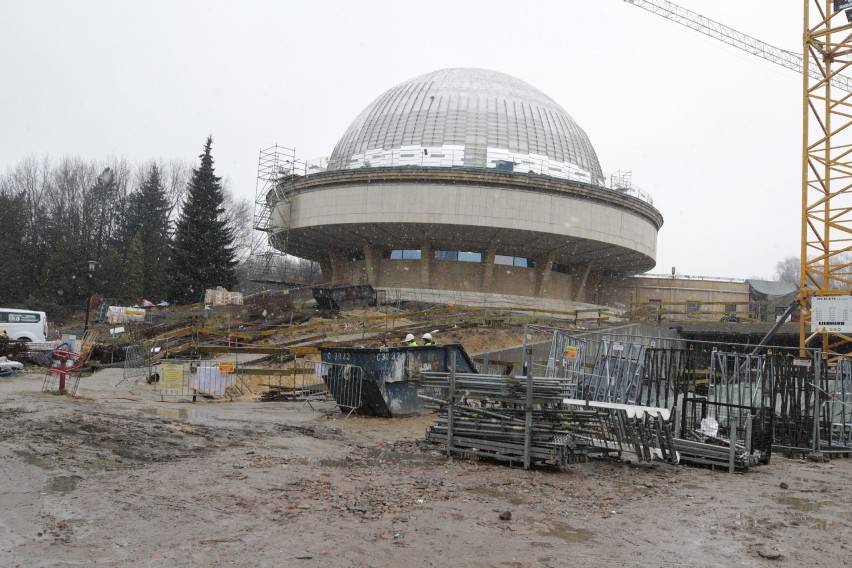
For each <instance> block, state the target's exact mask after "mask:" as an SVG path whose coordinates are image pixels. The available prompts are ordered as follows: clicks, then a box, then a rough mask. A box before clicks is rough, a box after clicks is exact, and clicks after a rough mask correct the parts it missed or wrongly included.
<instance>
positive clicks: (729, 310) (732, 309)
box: [725, 304, 737, 314]
mask: <svg viewBox="0 0 852 568" xmlns="http://www.w3.org/2000/svg"><path fill="white" fill-rule="evenodd" d="M725 313H726V314H735V313H737V305H736V304H725Z"/></svg>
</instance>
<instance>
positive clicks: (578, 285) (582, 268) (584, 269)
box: [571, 262, 592, 302]
mask: <svg viewBox="0 0 852 568" xmlns="http://www.w3.org/2000/svg"><path fill="white" fill-rule="evenodd" d="M591 271H592V263H591V262H587V263H585V264H579V265H577V267H576V272H575V273H574V274H572V275H571V276H572V278H571V282H572V285H573V287H574V290H573V292H574V293H573V297H572V299H573V300H574V301H575V302H585V301H586V300H585V294H586V283H587V281H588V280H589V273H590V272H591Z"/></svg>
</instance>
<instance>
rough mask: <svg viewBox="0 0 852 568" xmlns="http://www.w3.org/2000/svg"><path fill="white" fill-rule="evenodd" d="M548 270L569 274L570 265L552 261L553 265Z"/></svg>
mask: <svg viewBox="0 0 852 568" xmlns="http://www.w3.org/2000/svg"><path fill="white" fill-rule="evenodd" d="M550 270H552V271H553V272H560V273H562V274H571V267H570V266H568V265H567V264H559V263H558V262H554V263H553V266H551V267H550Z"/></svg>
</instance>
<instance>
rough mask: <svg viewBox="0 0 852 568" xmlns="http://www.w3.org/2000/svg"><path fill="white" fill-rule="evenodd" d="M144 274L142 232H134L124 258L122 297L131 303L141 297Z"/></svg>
mask: <svg viewBox="0 0 852 568" xmlns="http://www.w3.org/2000/svg"><path fill="white" fill-rule="evenodd" d="M144 276H145V247H143V246H142V234H141V233H136V235H134V237H133V240H132V241H130V248H129V249H128V250H127V258H126V259H125V260H124V282H125V284H124V290H122V291H123V293H124V297H125V298H126V299H127V300H128V302H129V303H130V304H131V305H135V304H136V303H137V302H141V301H142V299H143V282H144Z"/></svg>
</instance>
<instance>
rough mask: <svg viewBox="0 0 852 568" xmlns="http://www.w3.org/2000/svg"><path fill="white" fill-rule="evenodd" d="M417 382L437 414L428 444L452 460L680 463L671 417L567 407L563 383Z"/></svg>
mask: <svg viewBox="0 0 852 568" xmlns="http://www.w3.org/2000/svg"><path fill="white" fill-rule="evenodd" d="M450 368H451V369H453V368H454V365H453V364H452V363H451V366H450ZM527 368H528V369H530V368H531V367H530V366H529V365H527ZM419 381H420V389H419V392H420V393H421V394H420V396H421V398H424V399H425V400H427V401H428V403H430V404H431V405H432V406H433V407H435V408H437V409H438V410H439V415H438V417H437V419H436V421H435V423H434V425H433V426H432V427H431V428H430V429H429V430H428V431H427V434H426V437H427V440H429V441H431V442H433V443H437V444H445V445H446V447H447V452H448V454H449V455H456V456H462V457H481V458H488V459H494V460H498V461H505V462H509V463H510V464H518V465H521V464H522V465H523V467H524V468H525V469H529V468H531V467H533V466H534V465H543V466H554V467H565V466H567V465H570V464H573V463H577V462H583V461H586V460H587V459H588V456H589V455H590V454H594V453H606V454H608V453H615V454H617V455H618V456H621V454H622V452H624V451H631V452H633V453H635V454H636V456H637V459H638V460H639V461H649V460H652V459H662V460H665V461H670V462H677V459H678V457H677V453H676V452H675V450H674V447H673V443H672V440H673V438H672V429H671V425H672V420H671V419H670V414H669V412H668V411H666V410H662V409H651V408H644V407H635V406H628V405H615V404H608V403H596V402H590V401H584V400H574V399H566V398H565V397H566V395H567V394H568V392H567V390H566V383H565V381H564V380H562V379H559V378H551V377H533V376H532V374H531V371H530V372H528V374H527V375H526V376H525V377H524V376H521V377H518V376H505V375H481V374H475V373H455V372H453V371H451V372H449V373H438V372H423V373H421V375H420V378H419Z"/></svg>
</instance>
